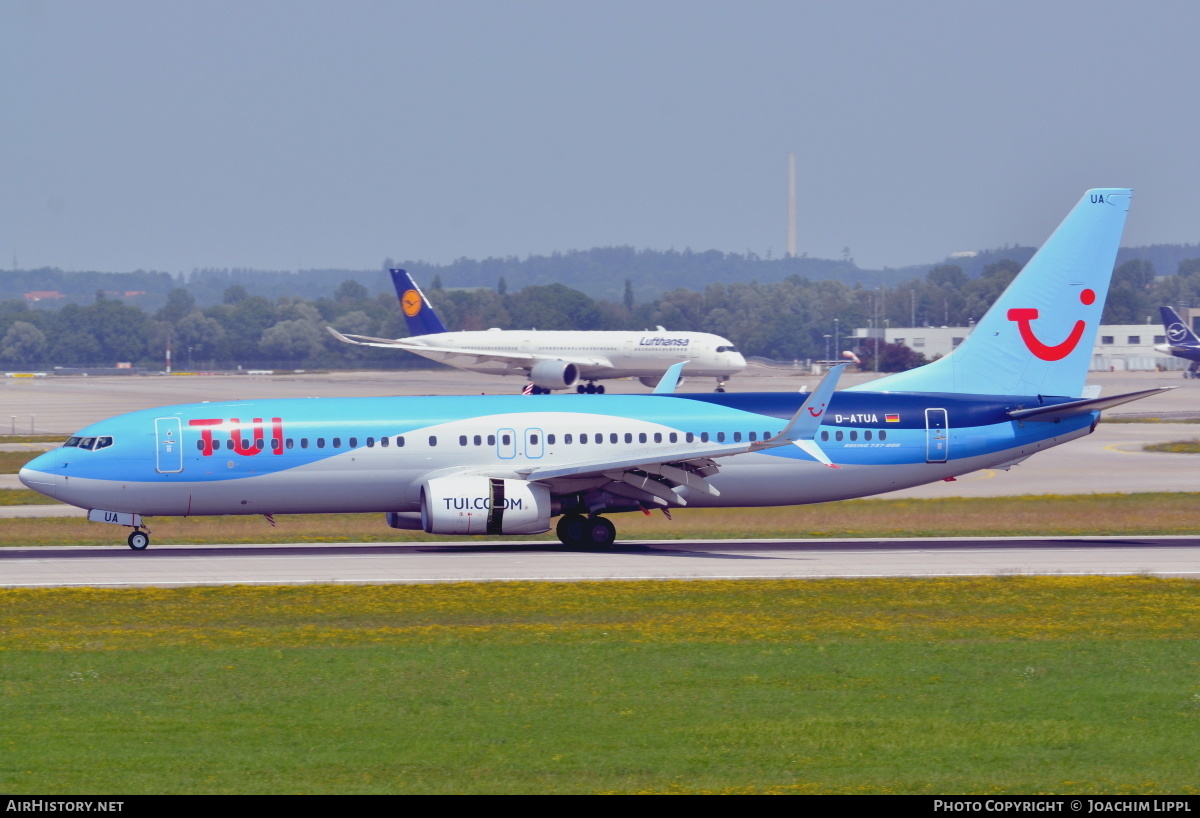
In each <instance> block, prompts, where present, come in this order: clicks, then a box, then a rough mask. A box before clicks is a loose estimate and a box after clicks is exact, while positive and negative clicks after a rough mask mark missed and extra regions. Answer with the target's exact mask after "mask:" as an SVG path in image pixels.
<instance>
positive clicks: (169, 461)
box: [154, 418, 183, 474]
mask: <svg viewBox="0 0 1200 818" xmlns="http://www.w3.org/2000/svg"><path fill="white" fill-rule="evenodd" d="M154 445H155V447H156V457H155V460H154V464H155V465H154V470H155V471H157V472H158V473H159V474H176V473H178V472H181V471H183V434H182V431H181V429H180V424H179V418H155V419H154Z"/></svg>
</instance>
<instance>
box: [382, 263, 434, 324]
mask: <svg viewBox="0 0 1200 818" xmlns="http://www.w3.org/2000/svg"><path fill="white" fill-rule="evenodd" d="M388 272H390V273H391V274H392V284H394V285H395V286H396V295H397V296H399V298H400V311H401V312H403V313H404V320H405V321H407V322H408V331H409V334H411V335H436V334H437V333H439V332H446V325H445V324H443V323H442V319H440V318H438V317H437V313H436V312H434V311H433V305H432V304H430V303H429V299H427V298H426V297H425V293H423V292H421V288H420V287H418V286H417V282H415V281H413V280H412V276H410V275H409V274H408V272H407V271H405V270H399V269H392V270H389V271H388Z"/></svg>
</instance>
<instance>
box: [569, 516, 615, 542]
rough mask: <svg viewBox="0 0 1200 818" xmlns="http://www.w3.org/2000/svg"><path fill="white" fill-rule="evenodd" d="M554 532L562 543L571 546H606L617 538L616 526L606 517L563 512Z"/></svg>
mask: <svg viewBox="0 0 1200 818" xmlns="http://www.w3.org/2000/svg"><path fill="white" fill-rule="evenodd" d="M555 533H556V534H558V539H559V540H560V541H561V542H562V544H563V545H567V546H572V547H588V548H608V547H609V546H611V545H612V544H613V543H614V542H616V539H617V527H616V526H615V525H613V524H612V521H611V520H609V519H608V518H607V517H584V516H583V515H582V514H564V515H563V518H562V519H561V520H559V521H558V528H556V529H555Z"/></svg>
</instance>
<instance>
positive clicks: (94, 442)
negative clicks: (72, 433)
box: [63, 436, 113, 451]
mask: <svg viewBox="0 0 1200 818" xmlns="http://www.w3.org/2000/svg"><path fill="white" fill-rule="evenodd" d="M111 445H113V439H112V438H111V437H107V436H105V437H71V438H67V442H66V443H64V444H63V448H68V447H69V448H76V449H87V450H88V451H95V450H96V449H107V448H108V447H109V446H111Z"/></svg>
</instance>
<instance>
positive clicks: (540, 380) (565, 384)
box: [529, 361, 579, 389]
mask: <svg viewBox="0 0 1200 818" xmlns="http://www.w3.org/2000/svg"><path fill="white" fill-rule="evenodd" d="M529 380H531V381H533V385H534V386H540V387H541V388H542V389H570V388H571V387H572V386H574V385H575V384H576V383H577V382H578V381H579V367H577V366H575V364H569V363H567V362H566V361H538V362H537V363H536V364H534V365H533V369H531V370H529Z"/></svg>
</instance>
